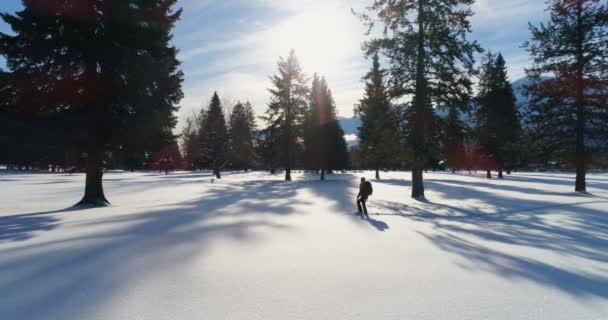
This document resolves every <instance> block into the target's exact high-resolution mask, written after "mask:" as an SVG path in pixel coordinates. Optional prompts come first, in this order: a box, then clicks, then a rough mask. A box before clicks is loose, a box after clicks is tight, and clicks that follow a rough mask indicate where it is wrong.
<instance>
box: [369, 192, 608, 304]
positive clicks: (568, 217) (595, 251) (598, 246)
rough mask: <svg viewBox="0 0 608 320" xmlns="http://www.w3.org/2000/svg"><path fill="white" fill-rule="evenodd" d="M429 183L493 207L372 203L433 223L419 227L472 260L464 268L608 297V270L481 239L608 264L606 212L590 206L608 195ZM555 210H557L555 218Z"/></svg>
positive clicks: (577, 293)
mask: <svg viewBox="0 0 608 320" xmlns="http://www.w3.org/2000/svg"><path fill="white" fill-rule="evenodd" d="M388 183H395V184H396V183H398V182H397V181H393V182H390V181H389V182H388ZM427 185H428V186H429V189H432V190H433V191H434V192H437V193H439V194H441V196H440V197H439V198H440V199H451V200H468V199H477V200H479V199H481V200H483V203H484V204H486V205H490V207H489V208H488V207H482V208H479V207H478V208H475V207H474V205H470V204H466V203H465V202H463V205H462V206H458V207H457V206H454V205H447V204H441V203H436V202H433V201H422V202H421V201H416V202H414V203H412V204H411V205H408V204H404V203H398V202H391V201H373V203H372V204H373V206H374V207H376V208H379V209H380V211H381V212H383V213H381V214H380V215H391V216H399V217H402V218H406V219H409V220H412V221H415V222H417V223H424V224H431V225H432V227H433V232H432V233H422V232H419V233H420V234H421V235H422V236H424V237H425V238H426V239H427V240H429V241H430V242H431V243H433V244H435V245H436V246H437V247H438V248H439V249H441V250H444V251H446V252H449V253H452V254H456V255H459V256H461V257H463V258H465V259H466V260H467V261H468V263H466V264H460V266H461V267H463V268H466V269H469V270H474V271H485V272H490V273H494V274H497V275H500V276H502V277H505V278H509V279H517V278H521V279H526V280H529V281H532V282H535V283H537V284H540V285H544V286H548V287H553V288H557V289H559V290H562V291H563V292H566V293H568V294H571V295H574V296H577V297H583V296H597V297H601V298H608V277H607V276H606V275H601V274H598V273H595V274H594V273H589V272H582V271H580V272H577V271H576V268H572V270H570V268H564V267H557V266H554V265H551V264H549V263H547V262H543V261H538V260H535V259H531V258H527V257H523V256H517V255H514V254H509V253H504V252H500V251H497V250H494V249H490V248H488V247H485V246H483V245H481V244H480V243H484V242H485V243H488V242H490V243H491V242H493V243H501V244H508V245H512V246H519V247H522V248H535V249H542V250H547V251H550V252H553V253H554V254H557V255H563V256H574V257H579V258H583V259H587V260H590V261H593V262H596V263H600V264H603V263H608V216H607V215H606V211H605V210H599V209H594V208H591V207H588V206H585V205H589V204H596V205H597V204H604V203H608V201H604V200H601V199H598V198H587V197H584V196H581V195H579V198H578V199H576V200H578V201H577V202H573V203H566V204H556V203H552V202H548V201H538V200H530V199H526V198H525V197H517V198H515V197H509V196H506V195H504V194H501V193H498V192H497V191H499V188H500V186H496V188H494V187H493V186H487V185H486V183H483V184H482V186H481V189H479V188H475V189H473V187H472V186H471V185H470V183H458V182H455V181H452V180H450V181H449V182H443V181H435V180H430V181H429V183H428V184H427ZM506 187H507V189H510V190H511V191H519V192H522V193H531V192H537V193H538V194H540V195H545V193H544V192H543V191H535V190H530V189H529V188H527V187H522V188H517V187H513V186H506ZM493 190H494V191H493ZM431 200H432V199H431ZM573 200H575V199H573ZM514 208H519V209H514ZM489 209H491V210H489ZM555 215H558V216H557V218H556V216H555ZM469 239H475V240H476V241H473V240H469Z"/></svg>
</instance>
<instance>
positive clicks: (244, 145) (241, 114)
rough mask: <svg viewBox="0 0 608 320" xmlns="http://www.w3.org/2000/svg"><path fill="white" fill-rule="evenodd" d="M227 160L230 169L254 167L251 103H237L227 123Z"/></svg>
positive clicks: (255, 159) (254, 125)
mask: <svg viewBox="0 0 608 320" xmlns="http://www.w3.org/2000/svg"><path fill="white" fill-rule="evenodd" d="M229 127H230V130H229V137H228V160H229V166H230V168H232V169H237V170H247V169H251V168H252V167H254V166H255V165H256V163H257V162H258V161H257V155H256V152H255V134H256V123H255V114H254V112H253V107H252V106H251V103H249V102H246V103H241V102H238V103H237V104H236V105H235V106H234V108H233V109H232V114H231V115H230V121H229Z"/></svg>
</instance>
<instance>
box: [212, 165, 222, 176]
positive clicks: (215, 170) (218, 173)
mask: <svg viewBox="0 0 608 320" xmlns="http://www.w3.org/2000/svg"><path fill="white" fill-rule="evenodd" d="M213 174H214V175H215V178H216V179H221V178H222V174H221V172H220V169H219V168H214V169H213Z"/></svg>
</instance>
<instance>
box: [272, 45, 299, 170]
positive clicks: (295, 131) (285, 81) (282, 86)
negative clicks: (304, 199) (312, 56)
mask: <svg viewBox="0 0 608 320" xmlns="http://www.w3.org/2000/svg"><path fill="white" fill-rule="evenodd" d="M278 69H279V72H278V74H277V75H275V76H272V77H271V78H270V80H271V81H272V84H273V86H274V88H272V89H269V91H270V94H271V95H272V97H271V100H270V104H269V105H268V110H267V111H266V115H265V116H264V117H263V118H262V119H263V120H265V121H266V123H267V124H268V128H267V131H266V132H267V133H269V134H271V136H270V137H269V138H268V141H270V142H273V143H278V144H279V145H278V146H275V147H273V149H274V150H275V151H276V152H278V156H279V158H280V160H281V162H282V164H283V166H284V167H285V180H286V181H291V169H292V167H293V166H294V163H295V159H296V153H297V152H298V149H299V148H300V146H299V143H300V140H301V138H302V124H303V122H304V119H305V115H306V106H307V102H308V91H309V89H308V87H307V85H306V82H307V80H306V77H305V76H304V73H303V72H302V68H301V67H300V62H299V61H298V58H297V57H296V55H295V52H294V51H293V50H292V51H291V52H290V54H289V57H287V59H283V58H279V62H278Z"/></svg>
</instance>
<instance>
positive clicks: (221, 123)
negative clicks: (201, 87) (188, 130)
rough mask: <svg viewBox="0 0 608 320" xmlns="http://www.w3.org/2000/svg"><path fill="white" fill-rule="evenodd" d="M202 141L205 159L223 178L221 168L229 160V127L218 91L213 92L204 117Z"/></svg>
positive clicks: (214, 171) (218, 175)
mask: <svg viewBox="0 0 608 320" xmlns="http://www.w3.org/2000/svg"><path fill="white" fill-rule="evenodd" d="M200 141H201V155H202V157H203V161H204V162H205V163H206V164H207V165H208V166H209V167H210V168H211V169H212V170H213V174H214V175H215V176H216V178H217V179H221V178H222V176H221V170H222V168H224V166H225V165H226V161H227V160H226V151H227V150H226V149H227V146H228V129H227V128H226V118H225V117H224V110H223V108H222V103H221V101H220V98H219V96H218V95H217V92H215V93H213V97H212V98H211V102H210V103H209V109H208V110H207V112H206V113H205V117H204V118H203V125H202V127H201V132H200Z"/></svg>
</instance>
